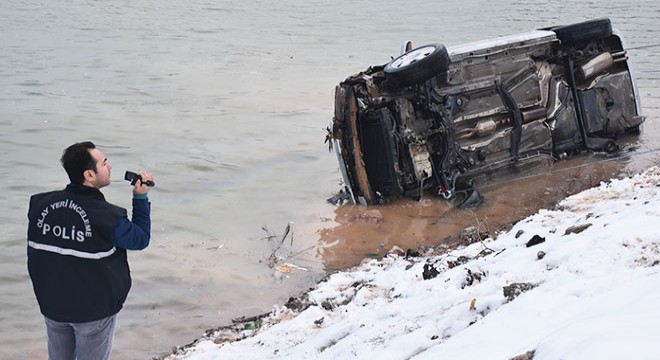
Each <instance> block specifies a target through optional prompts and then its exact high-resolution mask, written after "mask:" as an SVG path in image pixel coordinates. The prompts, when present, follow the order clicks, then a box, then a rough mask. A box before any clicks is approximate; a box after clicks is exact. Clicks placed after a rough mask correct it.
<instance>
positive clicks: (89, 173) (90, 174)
mask: <svg viewBox="0 0 660 360" xmlns="http://www.w3.org/2000/svg"><path fill="white" fill-rule="evenodd" d="M95 175H96V174H95V173H94V170H91V169H87V170H85V171H83V178H84V179H85V181H86V182H89V183H91V182H92V181H94V178H95Z"/></svg>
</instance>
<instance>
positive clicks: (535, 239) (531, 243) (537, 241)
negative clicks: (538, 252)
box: [527, 235, 545, 247]
mask: <svg viewBox="0 0 660 360" xmlns="http://www.w3.org/2000/svg"><path fill="white" fill-rule="evenodd" d="M542 242H545V238H544V237H540V236H538V235H534V236H533V237H532V238H531V239H530V240H529V241H528V242H527V247H530V246H534V245H538V244H540V243H542Z"/></svg>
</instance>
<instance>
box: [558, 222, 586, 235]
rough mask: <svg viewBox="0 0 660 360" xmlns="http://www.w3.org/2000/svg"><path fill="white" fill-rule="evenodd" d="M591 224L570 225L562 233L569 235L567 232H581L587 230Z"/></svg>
mask: <svg viewBox="0 0 660 360" xmlns="http://www.w3.org/2000/svg"><path fill="white" fill-rule="evenodd" d="M590 226H591V224H582V225H576V226H571V227H569V228H568V229H566V231H565V232H564V235H569V234H579V233H581V232H583V231H584V230H587V229H588V228H589V227H590Z"/></svg>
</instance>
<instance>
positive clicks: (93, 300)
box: [27, 184, 131, 322]
mask: <svg viewBox="0 0 660 360" xmlns="http://www.w3.org/2000/svg"><path fill="white" fill-rule="evenodd" d="M126 217H127V214H126V210H125V209H123V208H121V207H118V206H115V205H112V204H110V203H108V202H107V201H105V198H104V197H103V194H102V193H101V192H100V191H99V190H97V189H94V188H91V187H84V186H80V185H71V184H70V185H69V186H67V188H66V189H65V190H60V191H52V192H47V193H42V194H36V195H33V196H32V197H31V198H30V208H29V210H28V220H29V224H28V234H27V240H28V271H29V273H30V278H31V279H32V286H33V287H34V293H35V295H36V297H37V301H38V302H39V307H40V308H41V313H42V314H44V315H45V316H46V317H48V318H50V319H52V320H55V321H60V322H87V321H94V320H99V319H102V318H105V317H108V316H111V315H114V314H116V313H117V312H119V310H120V309H121V308H122V306H123V304H124V301H125V300H126V296H127V295H128V291H129V289H130V287H131V276H130V270H129V267H128V261H127V258H126V250H125V249H122V248H118V247H115V246H114V245H113V244H112V241H111V238H112V230H113V228H114V227H115V226H116V225H117V223H118V221H119V220H120V219H122V218H126Z"/></svg>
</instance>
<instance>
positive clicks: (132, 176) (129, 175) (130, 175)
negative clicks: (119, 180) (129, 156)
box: [124, 171, 156, 186]
mask: <svg viewBox="0 0 660 360" xmlns="http://www.w3.org/2000/svg"><path fill="white" fill-rule="evenodd" d="M124 180H126V181H130V182H131V185H135V183H136V182H137V181H138V180H140V181H142V177H141V176H140V174H138V173H134V172H132V171H127V172H126V173H125V174H124ZM144 184H145V185H147V186H154V185H156V183H155V182H153V181H151V180H147V181H146V182H144Z"/></svg>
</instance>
